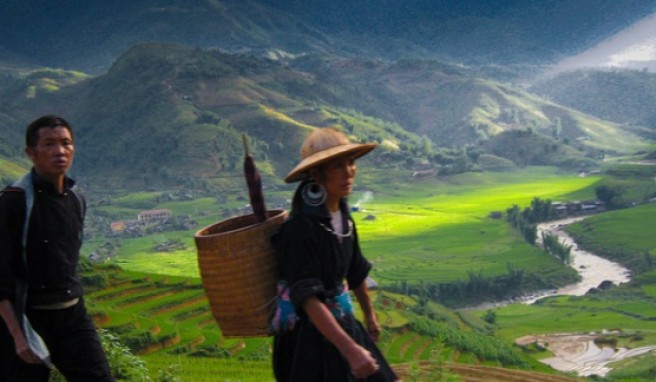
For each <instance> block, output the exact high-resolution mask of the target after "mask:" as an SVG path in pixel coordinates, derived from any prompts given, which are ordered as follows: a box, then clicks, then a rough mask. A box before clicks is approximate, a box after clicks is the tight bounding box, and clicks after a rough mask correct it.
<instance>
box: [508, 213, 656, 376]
mask: <svg viewBox="0 0 656 382" xmlns="http://www.w3.org/2000/svg"><path fill="white" fill-rule="evenodd" d="M584 218H585V216H581V217H573V218H567V219H563V220H557V221H551V222H548V223H543V224H540V225H538V237H539V239H538V244H541V241H542V233H546V234H552V235H557V236H558V238H559V241H560V242H561V243H563V244H565V245H569V246H571V247H572V250H571V256H572V262H571V264H570V265H571V266H572V267H573V268H574V269H575V270H576V271H577V272H578V273H579V275H581V281H579V282H578V283H576V284H571V285H567V286H564V287H562V288H560V289H558V290H554V291H549V292H544V293H540V294H536V295H535V296H532V297H530V298H526V299H524V300H523V301H522V302H523V303H528V304H530V303H533V302H535V301H537V300H539V299H540V298H544V297H547V296H554V295H570V296H582V295H584V294H586V293H587V292H588V291H589V290H590V289H592V288H596V287H598V286H599V284H601V283H602V282H604V281H610V282H612V283H613V284H615V285H619V284H623V283H626V282H629V281H630V280H631V277H630V276H631V273H630V271H629V270H628V269H626V268H624V267H623V266H621V265H619V264H617V263H614V262H612V261H608V260H606V259H604V258H601V257H599V256H596V255H595V254H593V253H590V252H587V251H584V250H582V249H580V248H579V247H578V246H577V244H576V243H575V242H574V239H572V237H571V236H570V235H569V234H567V232H565V229H564V228H565V226H566V225H568V224H572V223H574V222H577V221H580V220H582V219H584ZM599 334H604V333H603V331H602V332H601V333H599ZM596 336H597V334H594V333H586V334H580V333H563V334H551V335H536V336H526V337H522V338H519V339H517V340H516V343H518V344H526V343H530V342H536V343H538V344H540V345H542V346H544V347H546V348H548V349H549V350H550V351H551V352H552V353H553V357H551V358H546V359H542V360H540V361H541V362H542V363H545V364H547V365H549V366H551V367H553V368H554V369H556V370H559V371H563V372H575V373H576V374H578V375H579V376H591V375H599V376H605V375H606V374H608V372H610V371H611V368H610V367H609V364H610V363H611V362H615V361H619V360H622V359H625V358H629V357H635V356H637V355H641V354H645V353H647V352H650V351H654V350H656V346H644V347H639V348H634V349H627V348H612V347H599V346H598V345H597V344H596V343H595V342H594V340H595V338H596Z"/></svg>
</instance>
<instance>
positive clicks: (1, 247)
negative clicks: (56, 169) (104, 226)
mask: <svg viewBox="0 0 656 382" xmlns="http://www.w3.org/2000/svg"><path fill="white" fill-rule="evenodd" d="M32 177H33V185H34V204H33V207H32V213H31V215H30V224H29V231H28V235H27V251H26V256H27V267H25V266H24V263H23V259H22V256H23V255H22V245H21V235H22V230H23V224H24V219H25V208H26V206H25V194H24V193H23V192H16V191H5V192H3V193H2V196H0V300H1V299H6V298H9V299H12V300H13V299H14V288H15V283H14V282H15V280H16V279H17V278H20V279H23V280H25V279H27V282H28V294H27V304H28V305H48V304H56V303H60V302H64V301H69V300H71V299H73V298H76V297H80V296H81V295H82V284H81V283H80V280H79V278H78V276H77V265H78V261H79V256H80V247H81V246H82V233H83V225H84V216H83V215H84V213H83V211H84V206H83V203H84V200H82V199H78V197H77V196H76V195H75V194H74V193H73V192H72V191H71V188H72V187H73V186H74V184H75V182H74V181H73V180H72V179H70V178H66V180H65V190H64V192H63V193H59V192H57V189H56V188H55V186H54V185H53V184H51V183H49V182H46V181H44V180H42V179H40V178H39V177H38V176H37V175H36V173H35V172H34V170H32Z"/></svg>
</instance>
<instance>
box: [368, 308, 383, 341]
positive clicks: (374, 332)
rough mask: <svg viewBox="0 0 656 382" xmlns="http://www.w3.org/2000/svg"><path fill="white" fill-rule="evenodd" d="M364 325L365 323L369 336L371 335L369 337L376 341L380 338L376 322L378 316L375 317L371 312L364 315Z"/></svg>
mask: <svg viewBox="0 0 656 382" xmlns="http://www.w3.org/2000/svg"><path fill="white" fill-rule="evenodd" d="M365 321H366V325H367V331H368V332H369V336H371V339H372V340H373V341H374V342H378V339H379V338H380V324H379V323H378V318H376V314H374V313H372V314H370V315H368V316H367V317H365Z"/></svg>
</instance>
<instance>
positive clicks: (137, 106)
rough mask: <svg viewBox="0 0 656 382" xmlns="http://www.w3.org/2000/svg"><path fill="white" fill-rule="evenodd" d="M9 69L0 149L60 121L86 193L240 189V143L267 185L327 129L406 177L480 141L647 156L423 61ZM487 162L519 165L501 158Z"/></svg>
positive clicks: (160, 50)
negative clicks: (364, 144)
mask: <svg viewBox="0 0 656 382" xmlns="http://www.w3.org/2000/svg"><path fill="white" fill-rule="evenodd" d="M8 73H9V74H8V75H7V76H5V79H4V82H6V83H7V84H9V85H10V86H8V87H7V88H5V89H4V90H3V93H2V94H0V103H2V105H3V106H5V107H6V109H4V110H5V111H4V113H5V114H3V115H2V118H0V133H1V134H0V135H2V136H3V137H6V138H3V141H2V142H0V143H1V145H0V149H2V150H3V151H2V152H1V153H4V156H5V157H6V158H8V159H16V158H23V156H22V153H21V152H20V151H19V149H18V148H17V147H20V145H22V134H23V133H22V130H23V129H24V127H23V126H25V125H26V124H27V123H28V122H29V121H30V120H31V119H33V118H34V117H35V116H34V111H35V110H39V111H44V112H56V113H59V114H62V115H64V116H66V117H67V118H68V119H69V120H70V121H71V123H73V125H74V127H75V129H76V140H77V143H78V145H77V151H76V155H77V159H76V164H75V166H74V169H73V171H74V174H75V175H76V176H78V177H80V179H81V180H83V181H84V182H87V183H88V184H87V186H88V187H91V189H97V190H105V189H107V188H108V187H107V186H109V185H111V186H112V187H111V188H112V189H114V190H120V189H121V188H129V189H157V188H166V187H170V186H172V185H181V186H183V185H184V186H186V187H190V188H194V189H205V190H208V189H214V190H217V187H218V189H221V187H223V188H225V187H228V188H230V187H231V186H234V185H235V181H239V182H240V183H239V184H240V185H241V182H242V180H241V179H238V180H237V179H236V178H235V177H236V176H238V175H240V174H241V163H242V158H243V148H242V143H241V135H242V134H246V135H247V136H248V137H249V140H250V145H251V149H252V152H253V153H254V155H255V158H256V160H257V161H258V166H259V168H260V171H261V172H262V173H263V174H264V175H265V176H268V177H271V178H270V179H272V182H273V183H274V184H276V183H279V182H280V179H281V178H282V177H283V175H284V174H286V172H287V171H288V170H289V169H290V168H292V167H293V165H294V163H296V161H297V158H298V156H297V155H298V154H297V153H298V151H297V150H298V147H300V144H301V142H302V140H303V138H304V137H305V135H306V134H307V133H308V132H309V131H310V130H311V129H312V128H315V127H325V126H334V127H337V128H339V129H343V130H345V131H346V132H348V133H349V134H350V135H351V136H352V137H353V139H355V140H358V141H375V142H378V143H380V144H381V148H380V149H379V150H376V152H375V153H374V154H373V155H372V156H370V157H368V158H367V159H366V160H368V161H371V162H372V163H375V165H376V166H377V167H382V168H386V167H392V168H405V169H408V170H412V168H413V163H414V162H415V159H416V158H424V159H425V160H427V161H428V162H429V163H431V164H432V165H433V166H445V165H447V166H452V165H453V164H454V163H455V162H457V158H458V156H459V155H460V156H461V157H462V158H464V159H465V160H466V161H467V162H471V165H467V166H465V167H462V166H461V167H462V168H461V169H460V170H459V171H463V170H464V169H467V168H473V167H475V165H476V163H475V162H476V160H477V157H478V155H479V154H480V153H485V150H486V148H485V142H487V141H488V140H490V139H491V138H493V137H495V136H497V135H499V134H500V133H502V132H505V131H514V130H528V129H530V130H531V131H532V132H533V133H535V134H538V135H539V136H544V137H549V138H550V139H552V140H557V141H558V142H551V143H550V144H549V145H556V146H558V147H560V148H561V149H559V151H558V155H560V156H561V163H573V162H576V163H583V162H584V161H583V160H581V159H580V158H582V157H584V156H588V157H592V158H597V157H598V156H599V154H598V153H599V152H600V151H604V152H607V153H609V152H610V153H628V152H633V151H637V150H639V149H642V148H644V147H645V143H644V140H641V138H640V137H638V136H636V135H635V134H633V133H632V132H630V131H628V130H627V129H625V128H623V127H622V126H620V125H616V124H613V123H609V122H605V121H602V120H598V119H595V118H591V117H589V116H586V115H585V114H582V113H579V112H576V111H574V110H571V109H566V108H564V107H561V106H558V105H556V104H553V103H550V102H547V101H545V100H543V99H540V98H538V97H536V96H534V95H531V94H530V93H526V92H524V91H521V90H518V89H514V88H511V87H508V86H505V85H502V84H499V83H495V82H493V81H490V80H485V79H481V78H478V77H475V76H473V74H472V73H471V72H468V71H467V70H465V69H461V68H458V67H454V66H450V65H445V64H440V63H436V62H430V61H400V62H396V63H385V62H381V61H374V60H356V59H353V60H340V59H318V58H309V57H308V58H303V59H299V60H298V61H296V62H294V65H293V66H286V65H283V64H281V63H279V62H275V61H271V60H266V59H260V58H255V57H252V56H246V55H233V54H226V53H222V52H220V51H217V50H201V49H198V48H191V47H184V46H178V45H170V44H145V45H138V46H135V47H133V48H132V49H130V50H128V51H127V52H125V54H123V55H122V56H121V57H120V58H119V59H118V60H117V61H116V62H115V63H114V65H113V66H112V67H111V69H110V70H109V71H108V72H107V73H106V74H103V75H100V76H97V77H88V76H86V75H84V74H81V73H79V72H66V71H61V70H48V69H41V70H33V71H29V70H25V71H20V72H16V71H10V72H8ZM508 137H510V138H512V137H514V136H513V135H510V136H508ZM540 139H546V138H540ZM11 141H16V142H21V143H17V144H16V145H15V146H12V145H11ZM508 143H509V144H510V145H512V144H513V143H516V142H514V141H513V140H512V139H510V141H509V142H508ZM464 146H468V147H469V148H470V149H469V150H468V151H467V154H466V156H463V155H465V154H463V153H464V151H459V150H462V149H461V148H462V147H464ZM472 147H473V148H476V150H471V148H472ZM492 154H494V155H496V156H501V157H506V158H507V159H511V160H513V161H516V163H517V164H518V165H525V163H521V161H517V158H515V157H514V156H513V155H512V153H504V152H503V150H501V151H499V150H497V151H494V152H492ZM552 154H553V151H544V150H543V151H537V152H536V153H535V155H537V156H549V155H552ZM563 155H564V156H565V157H564V158H565V159H563ZM570 157H571V158H574V159H575V160H573V161H568V160H566V159H567V158H570ZM576 158H579V159H576ZM552 162H553V161H550V160H549V159H548V158H542V159H541V158H536V159H535V161H534V163H546V164H552Z"/></svg>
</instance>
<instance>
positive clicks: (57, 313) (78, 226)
mask: <svg viewBox="0 0 656 382" xmlns="http://www.w3.org/2000/svg"><path fill="white" fill-rule="evenodd" d="M25 142H26V147H25V153H26V154H27V156H28V157H29V158H30V159H31V160H32V163H33V167H32V170H31V171H30V172H29V173H28V174H26V175H25V176H24V177H23V178H21V180H20V181H18V182H16V183H14V185H13V186H10V187H8V188H6V189H4V190H3V191H2V193H1V194H0V316H1V317H2V319H3V321H4V324H5V325H0V341H2V343H1V344H0V346H1V349H0V352H1V356H0V357H2V360H1V361H0V364H1V365H2V370H0V372H2V375H0V380H2V381H21V382H23V381H44V382H47V381H48V378H49V374H50V367H49V366H50V363H51V362H52V364H54V365H55V366H56V367H57V369H58V370H59V371H60V372H61V373H62V374H63V375H64V376H65V377H66V379H67V380H68V381H85V382H89V381H94V382H97V381H113V380H114V379H113V378H112V376H111V373H110V368H109V363H108V361H107V357H106V356H105V353H104V351H103V348H102V346H101V343H100V339H99V337H98V333H97V331H96V328H95V326H94V324H93V321H92V320H91V318H90V317H89V314H88V313H87V311H86V308H85V305H84V301H83V296H82V284H81V282H80V279H79V278H78V276H77V265H78V261H79V256H80V247H81V245H82V228H83V223H84V215H85V202H84V199H83V198H82V197H81V196H80V195H79V194H78V193H77V192H76V191H75V190H74V189H73V186H74V185H75V182H74V181H73V180H72V179H71V178H69V177H68V176H67V175H66V173H67V171H68V169H69V168H70V166H71V164H72V161H73V154H74V152H75V146H74V144H73V132H72V129H71V126H70V125H69V123H68V122H66V121H65V120H64V119H63V118H61V117H58V116H54V115H48V116H43V117H41V118H38V119H37V120H35V121H34V122H32V123H31V124H30V125H29V126H28V127H27V131H26V135H25ZM26 216H27V217H28V218H27V219H26ZM24 232H25V234H26V236H25V235H24V234H23V233H24ZM26 324H27V325H26ZM32 329H33V330H32Z"/></svg>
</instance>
